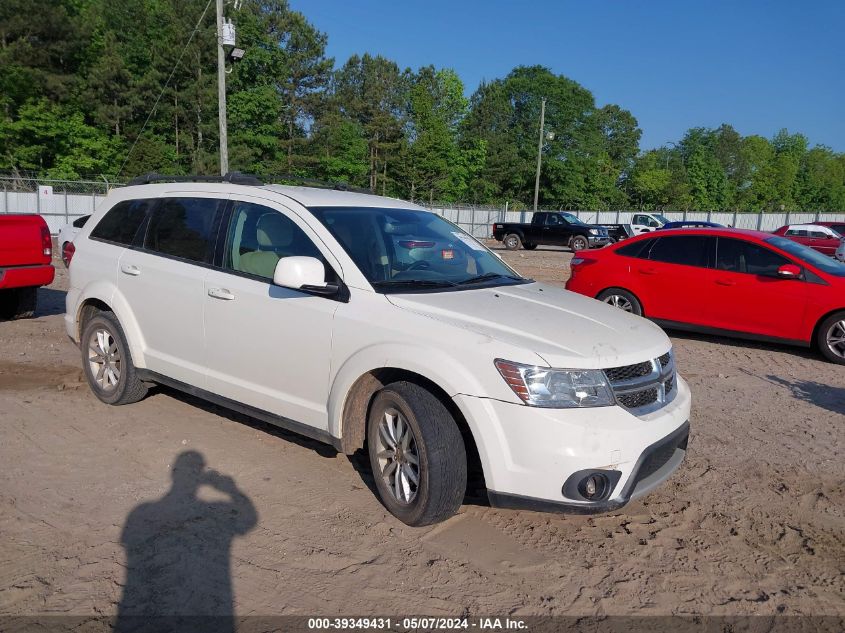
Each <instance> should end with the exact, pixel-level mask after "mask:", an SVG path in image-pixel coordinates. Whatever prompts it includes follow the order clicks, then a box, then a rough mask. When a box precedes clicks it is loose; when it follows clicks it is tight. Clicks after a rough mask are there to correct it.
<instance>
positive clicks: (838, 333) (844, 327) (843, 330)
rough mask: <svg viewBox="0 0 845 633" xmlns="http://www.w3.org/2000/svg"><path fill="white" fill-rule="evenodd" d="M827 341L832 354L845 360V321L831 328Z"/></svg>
mask: <svg viewBox="0 0 845 633" xmlns="http://www.w3.org/2000/svg"><path fill="white" fill-rule="evenodd" d="M825 341H826V342H827V346H828V348H829V349H830V351H831V352H833V353H834V354H836V355H837V356H839V357H840V358H845V319H843V320H841V321H835V322H834V323H833V324H832V325H831V326H830V328H829V329H828V331H827V336H826V337H825Z"/></svg>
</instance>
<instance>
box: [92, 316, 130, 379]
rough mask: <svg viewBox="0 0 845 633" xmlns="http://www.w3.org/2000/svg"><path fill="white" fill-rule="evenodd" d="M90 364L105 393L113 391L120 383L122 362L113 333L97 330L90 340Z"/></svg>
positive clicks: (93, 374)
mask: <svg viewBox="0 0 845 633" xmlns="http://www.w3.org/2000/svg"><path fill="white" fill-rule="evenodd" d="M88 364H89V369H90V371H91V375H92V376H93V377H94V380H95V382H96V383H97V384H98V385H99V387H100V388H101V389H103V390H104V391H112V390H114V389H116V388H117V384H118V383H119V382H120V370H121V366H122V361H121V357H120V349H119V348H118V346H117V341H115V339H114V336H112V333H111V332H109V331H108V330H106V329H99V328H98V329H96V330H94V331H93V332H92V333H91V337H90V338H89V339H88Z"/></svg>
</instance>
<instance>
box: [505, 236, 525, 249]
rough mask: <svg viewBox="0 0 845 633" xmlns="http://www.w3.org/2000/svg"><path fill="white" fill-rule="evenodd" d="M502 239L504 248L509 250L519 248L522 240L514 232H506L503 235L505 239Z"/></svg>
mask: <svg viewBox="0 0 845 633" xmlns="http://www.w3.org/2000/svg"><path fill="white" fill-rule="evenodd" d="M503 241H504V243H505V248H506V249H508V250H509V251H516V250H519V247H520V246H522V240H521V239H520V238H519V235H517V234H516V233H508V234H507V235H505V239H504V240H503Z"/></svg>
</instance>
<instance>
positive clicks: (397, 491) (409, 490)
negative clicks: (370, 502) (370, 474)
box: [376, 407, 420, 505]
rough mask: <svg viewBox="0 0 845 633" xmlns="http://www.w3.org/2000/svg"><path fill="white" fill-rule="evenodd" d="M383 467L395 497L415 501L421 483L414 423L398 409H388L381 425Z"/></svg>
mask: <svg viewBox="0 0 845 633" xmlns="http://www.w3.org/2000/svg"><path fill="white" fill-rule="evenodd" d="M378 441H379V447H378V453H377V454H376V457H377V459H378V466H379V471H380V473H381V477H382V479H383V480H384V483H385V484H386V485H387V488H388V490H389V491H390V493H391V495H392V496H393V498H394V499H395V500H396V501H398V502H399V503H401V504H403V505H409V504H411V503H412V502H413V501H414V499H415V498H416V496H417V492H418V491H419V485H420V459H419V452H418V450H417V441H416V437H414V432H413V430H412V429H411V426H410V424H408V421H407V420H406V419H405V416H404V415H402V413H401V412H400V411H399V410H398V409H394V408H392V407H391V408H388V409H386V410H385V412H384V415H383V416H382V419H381V421H380V422H379V426H378Z"/></svg>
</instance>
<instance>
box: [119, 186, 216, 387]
mask: <svg viewBox="0 0 845 633" xmlns="http://www.w3.org/2000/svg"><path fill="white" fill-rule="evenodd" d="M226 198H227V196H226V195H225V194H221V195H215V194H203V193H190V194H184V195H181V194H174V195H169V196H168V197H166V198H164V199H161V200H160V201H159V202H158V204H157V206H156V207H155V208H154V209H153V210H152V212H151V213H150V215H149V217H148V218H147V223H146V230H144V231H142V232H143V239H142V241H141V243H140V244H136V245H135V247H132V248H129V249H127V250H125V251H124V252H123V255H121V257H120V263H119V267H118V268H119V273H118V290H119V291H120V292H121V294H123V295H124V297H125V299H126V301H127V302H128V304H129V306H130V307H131V309H132V312H133V314H134V317H135V320H136V321H137V326H138V329H139V331H140V334H141V338H142V347H143V350H144V357H145V359H146V362H147V368H148V369H150V370H152V371H155V372H158V373H160V374H163V375H165V376H168V377H170V378H173V379H175V380H178V381H180V382H184V383H187V384H189V385H193V386H195V387H200V388H204V387H205V383H206V378H205V362H206V358H205V341H204V337H203V327H204V326H203V308H204V304H205V287H204V281H205V277H206V275H207V274H208V271H209V267H210V265H211V262H212V257H213V253H214V243H215V241H216V234H217V229H218V224H219V221H220V217H221V215H222V212H223V210H224V207H225V204H226Z"/></svg>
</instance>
